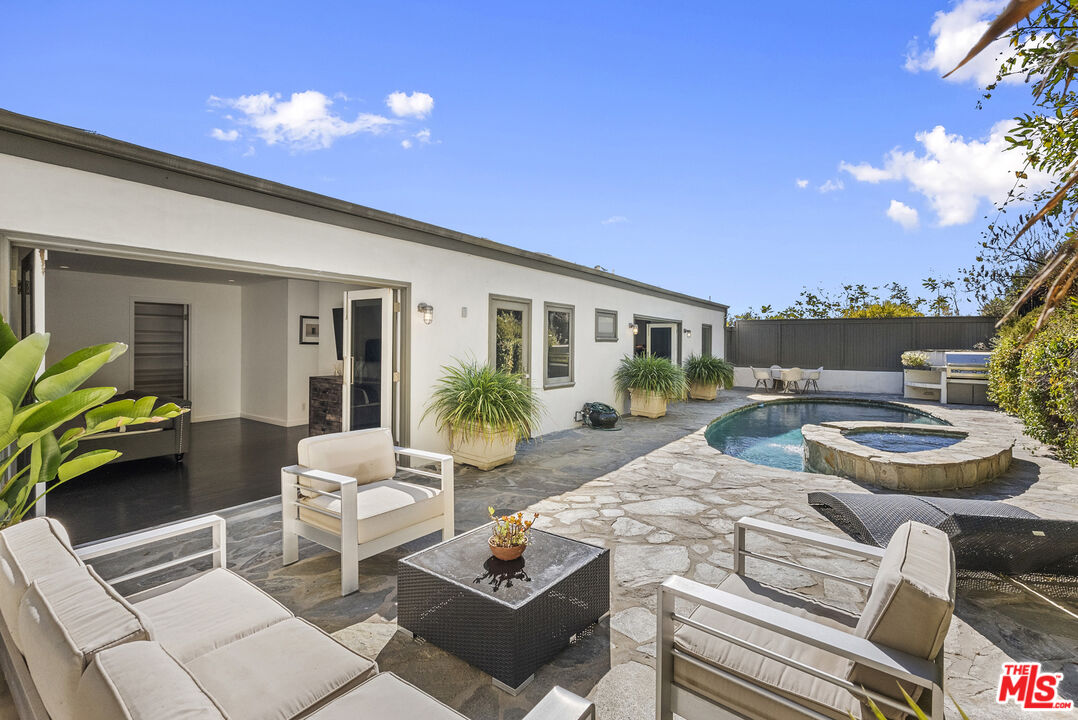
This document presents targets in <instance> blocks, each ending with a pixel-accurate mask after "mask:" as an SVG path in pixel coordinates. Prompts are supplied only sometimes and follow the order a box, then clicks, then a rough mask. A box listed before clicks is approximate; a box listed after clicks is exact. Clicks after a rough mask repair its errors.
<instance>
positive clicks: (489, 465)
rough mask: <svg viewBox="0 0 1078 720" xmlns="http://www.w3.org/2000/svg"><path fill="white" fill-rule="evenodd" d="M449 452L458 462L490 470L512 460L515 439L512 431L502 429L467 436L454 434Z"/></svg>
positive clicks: (515, 444) (515, 450) (515, 452)
mask: <svg viewBox="0 0 1078 720" xmlns="http://www.w3.org/2000/svg"><path fill="white" fill-rule="evenodd" d="M449 452H451V453H452V454H453V459H454V460H455V461H457V462H459V463H462V464H464V465H471V466H473V467H477V468H479V469H480V470H492V469H493V468H496V467H498V466H499V465H506V464H508V463H511V462H513V459H514V458H515V457H516V455H517V439H516V437H515V436H514V435H513V433H510V432H505V431H504V430H503V431H501V432H496V433H493V434H488V433H485V434H482V435H471V436H469V437H467V438H463V437H460V436H456V435H454V436H452V437H451V438H450V441H449Z"/></svg>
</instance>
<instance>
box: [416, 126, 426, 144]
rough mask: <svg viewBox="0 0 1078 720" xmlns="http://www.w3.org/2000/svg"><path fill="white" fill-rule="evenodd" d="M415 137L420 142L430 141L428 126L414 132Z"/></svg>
mask: <svg viewBox="0 0 1078 720" xmlns="http://www.w3.org/2000/svg"><path fill="white" fill-rule="evenodd" d="M415 139H416V140H418V141H419V142H421V143H429V142H430V128H423V129H422V130H420V131H419V132H417V133H416V134H415Z"/></svg>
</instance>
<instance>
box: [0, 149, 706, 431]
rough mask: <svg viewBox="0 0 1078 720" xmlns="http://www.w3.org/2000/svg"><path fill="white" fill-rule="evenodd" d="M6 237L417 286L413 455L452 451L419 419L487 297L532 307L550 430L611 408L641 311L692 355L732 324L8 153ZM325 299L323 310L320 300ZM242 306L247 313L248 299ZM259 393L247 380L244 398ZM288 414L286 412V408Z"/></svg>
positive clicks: (480, 347) (681, 307)
mask: <svg viewBox="0 0 1078 720" xmlns="http://www.w3.org/2000/svg"><path fill="white" fill-rule="evenodd" d="M0 232H3V233H5V234H8V235H12V236H18V235H19V234H20V233H36V234H39V235H44V236H54V237H63V238H74V239H78V240H82V241H89V242H97V243H109V244H113V245H122V246H131V247H139V248H148V249H151V250H160V251H164V252H177V251H180V252H184V253H190V254H194V255H204V256H209V257H215V258H233V259H237V260H245V261H257V262H259V263H266V264H271V265H276V266H280V267H287V268H305V269H308V270H311V271H314V272H331V273H343V274H349V275H354V276H357V278H383V279H385V280H388V281H395V282H407V283H411V287H412V293H411V301H410V303H409V307H406V308H404V309H403V310H404V312H403V322H406V323H409V327H410V331H411V367H410V368H406V369H405V371H406V372H409V373H410V376H411V377H410V380H411V388H412V390H411V407H410V408H409V410H410V417H411V418H412V424H413V427H412V435H411V442H412V444H413V445H416V446H418V447H426V448H431V449H438V448H444V447H445V440H444V438H440V437H438V436H437V434H436V433H435V431H434V428H433V426H432V424H431V423H430V422H429V421H428V422H426V423H423V424H419V418H420V417H421V416H422V414H423V410H424V406H425V403H426V400H427V398H428V397H429V391H430V388H431V387H432V385H433V384H434V382H435V381H436V379H437V377H438V374H439V367H440V366H441V365H442V364H444V363H446V362H448V361H449V360H450V359H451V358H453V357H460V358H469V357H475V358H477V359H479V360H485V359H486V354H487V315H488V303H489V294H490V293H496V294H503V295H510V296H514V297H523V298H529V299H531V301H532V311H533V316H532V368H533V371H534V372H533V382H534V384H536V385H537V386H539V388H540V389H539V394H540V396H541V398H542V400H543V402H544V404H545V406H546V409H547V412H546V415H545V416H544V418H543V421H542V425H541V431H542V432H543V433H546V432H551V431H554V430H559V429H563V428H567V427H571V426H573V412H574V411H575V410H577V409H579V408H580V406H581V405H582V404H583V403H584V402H586V401H589V400H599V401H604V402H612V401H613V400H614V397H613V388H612V381H611V375H612V373H613V372H614V369H615V366H616V364H617V361H618V359H619V358H620V357H621V356H623V355H625V354H627V353H629V352H631V349H632V340H631V336H630V334H629V333H628V330H627V327H626V326H627V325H628V323H629V322H630V321H631V320H632V317H633V314H634V313H635V314H639V315H648V316H654V317H661V318H669V319H672V320H681V321H683V322H684V323H685V327H686V328H690V329H691V330H692V333H693V334H692V338H691V339H686V340H685V342H684V354H685V355H687V354H688V353H690V352H699V350H700V335H701V332H700V327H701V325H702V324H703V323H708V324H710V325H712V326H713V327H714V335H713V348H712V349H713V352H714V353H715V354H716V355H722V353H723V341H724V333H723V332H722V328H723V325H724V322H725V317H724V315H723V313H722V312H720V311H718V310H715V309H711V308H703V307H699V306H696V305H691V304H688V303H681V302H677V301H674V300H667V299H663V298H658V297H654V296H651V295H646V294H643V293H636V292H633V291H630V290H627V289H622V288H616V287H610V286H606V285H601V284H598V283H596V282H592V281H590V280H586V279H582V278H581V279H578V278H572V277H568V276H565V275H561V274H556V273H551V272H545V271H541V270H536V269H531V268H526V267H523V266H520V265H516V264H511V263H506V262H499V261H496V260H490V259H487V258H482V257H479V256H476V255H471V254H467V253H461V252H455V251H452V250H446V249H441V248H436V247H431V246H427V245H421V244H418V243H410V242H406V241H401V240H396V239H393V238H389V237H385V236H381V235H375V234H371V233H366V232H361V231H357V230H352V229H348V228H343V227H339V226H335V225H331V224H328V223H319V222H312V221H308V220H304V219H301V218H295V217H291V216H287V215H281V214H277V213H272V212H268V211H263V210H257V209H254V208H249V207H244V206H240V205H234V204H230V203H226V202H221V201H217V200H210V199H206V198H203V197H199V196H195V195H188V194H183V193H178V192H173V191H169V190H165V189H162V188H157V187H152V186H148V185H140V184H138V183H134V182H129V181H125V180H120V179H116V178H111V177H106V176H103V175H96V174H93V173H88V172H83V171H79V170H72V169H69V168H64V167H59V166H55V165H49V164H47V163H40V162H36V161H32V160H26V159H23V158H17V157H14V156H10V155H0ZM297 238H302V239H303V241H302V242H297V240H296V239H297ZM506 239H509V240H511V238H506ZM245 292H246V290H245ZM327 295H328V293H327ZM319 297H320V302H319V304H320V314H321V304H322V303H321V300H322V295H321V292H320V294H319ZM544 301H548V302H556V303H565V304H570V305H574V306H575V307H576V331H575V340H576V342H577V347H576V361H575V374H576V384H575V386H574V387H570V388H560V389H554V390H545V391H544V390H542V389H541V385H542V373H541V370H542V343H541V338H542V333H543V331H544V330H543V322H542V319H543V316H542V312H543V302H544ZM420 302H426V303H430V304H431V305H433V306H434V308H435V311H434V322H433V324H431V325H429V326H428V325H424V324H423V321H422V319H421V318H420V316H419V314H418V313H417V312H416V311H415V306H416V304H417V303H420ZM243 304H244V307H245V308H246V307H248V303H247V301H246V297H245V298H244V303H243ZM462 306H466V307H468V317H467V318H461V316H460V314H461V313H460V309H461V307H462ZM596 307H600V308H609V309H615V310H617V311H618V326H619V327H618V331H619V333H620V340H619V341H618V342H617V343H596V342H595V341H594V335H593V332H594V310H595V308H596ZM296 322H297V323H298V319H297V320H296ZM323 322H326V320H325V319H323ZM248 324H249V323H248V322H247V321H245V322H244V330H245V332H246V331H247V329H248V328H247V326H248ZM329 328H330V329H331V328H332V325H329ZM296 332H298V330H296ZM328 337H329V342H330V349H328V350H327V348H325V347H323V348H322V349H321V350H320V351H319V352H318V354H317V355H318V361H317V362H318V369H319V371H321V372H324V371H326V370H327V368H326V367H325V366H324V362H325V359H326V355H327V353H328V354H329V355H330V356H331V355H332V352H333V351H332V349H331V347H332V334H331V332H330V334H329V336H328ZM286 356H287V353H286ZM244 365H245V367H247V368H250V367H251V364H250V363H248V362H246V361H245V363H244ZM286 365H287V362H286ZM330 367H332V365H330ZM261 386H262V385H261V384H260V383H259V382H252V383H250V384H248V383H246V382H245V384H244V397H245V398H247V397H249V396H251V393H252V392H254V391H255V388H256V387H261ZM285 404H286V405H287V401H286V403H285ZM281 413H282V415H283V416H287V414H288V413H287V411H286V410H285V409H283V408H282V409H281Z"/></svg>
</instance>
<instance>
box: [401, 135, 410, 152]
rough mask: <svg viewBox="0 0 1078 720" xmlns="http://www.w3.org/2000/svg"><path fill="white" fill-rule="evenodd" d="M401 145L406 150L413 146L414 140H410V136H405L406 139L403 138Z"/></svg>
mask: <svg viewBox="0 0 1078 720" xmlns="http://www.w3.org/2000/svg"><path fill="white" fill-rule="evenodd" d="M401 147H402V148H404V149H405V150H408V149H410V148H411V147H412V141H411V140H409V139H408V138H405V139H404V140H401Z"/></svg>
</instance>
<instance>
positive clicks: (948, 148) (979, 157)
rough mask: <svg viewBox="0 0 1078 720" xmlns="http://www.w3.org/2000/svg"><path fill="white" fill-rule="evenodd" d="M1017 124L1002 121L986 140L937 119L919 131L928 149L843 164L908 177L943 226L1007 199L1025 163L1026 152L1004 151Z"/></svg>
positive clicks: (1035, 182) (864, 172)
mask: <svg viewBox="0 0 1078 720" xmlns="http://www.w3.org/2000/svg"><path fill="white" fill-rule="evenodd" d="M1013 124H1014V121H1013V120H1001V121H999V122H997V123H996V124H995V125H993V126H992V130H991V132H990V133H989V136H988V138H987V139H984V140H977V139H971V140H966V139H965V138H963V137H962V136H961V135H957V134H948V133H947V131H946V130H945V129H944V128H943V126H942V125H937V126H936V127H935V128H933V129H932V130H929V131H925V132H919V133H917V135H916V136H915V137H916V138H917V142H919V143H921V145H922V146H923V148H924V154H922V155H918V154H917V153H916V152H915V151H903V150H900V149H898V148H895V149H894V150H892V151H891V152H890V153H888V154H887V155H886V156H885V157H884V162H883V166H882V167H874V166H873V165H870V164H868V163H861V164H858V165H851V164H850V163H847V162H842V163H840V164H839V169H840V170H843V171H845V172H848V173H849V174H850V175H852V176H853V177H854V178H856V179H857V180H860V181H861V182H867V183H873V184H875V183H879V182H883V181H893V180H906V181H907V182H909V184H910V187H911V188H912V189H914V190H916V191H917V192H919V193H921V194H922V195H924V196H925V197H926V198H928V200H929V202H930V203H931V205H932V209H933V210H935V212H936V218H937V220H938V221H939V224H940V225H941V226H947V225H962V224H965V223H968V222H969V221H970V220H972V219H973V217H974V215H976V213H977V207H978V205H980V203H981V201H982V200H987V201H988V202H991V203H997V204H998V203H1000V202H1002V201H1003V200H1005V199H1006V198H1007V194H1008V193H1009V192H1010V190H1011V188H1012V187H1013V186H1014V183H1015V182H1016V178H1015V172H1016V171H1018V170H1022V169H1023V167H1022V166H1023V164H1024V157H1023V156H1022V155H1020V154H1018V153H1016V152H1004V150H1005V148H1006V147H1007V143H1006V141H1005V140H1004V136H1005V135H1006V134H1007V132H1008V131H1009V130H1010V129H1011V127H1012V126H1013ZM1022 182H1023V183H1024V184H1025V185H1026V186H1027V187H1029V188H1032V189H1039V188H1043V187H1044V186H1045V184H1046V178H1045V177H1044V175H1042V174H1039V173H1034V172H1030V173H1029V178H1028V179H1027V180H1023V181H1022Z"/></svg>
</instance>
